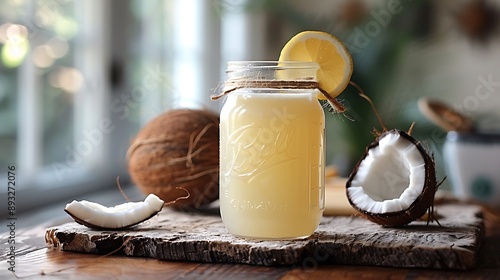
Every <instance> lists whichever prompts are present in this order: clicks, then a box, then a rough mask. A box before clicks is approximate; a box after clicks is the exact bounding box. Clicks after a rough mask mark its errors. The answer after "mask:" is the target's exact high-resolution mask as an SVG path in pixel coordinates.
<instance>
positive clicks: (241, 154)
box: [219, 61, 325, 239]
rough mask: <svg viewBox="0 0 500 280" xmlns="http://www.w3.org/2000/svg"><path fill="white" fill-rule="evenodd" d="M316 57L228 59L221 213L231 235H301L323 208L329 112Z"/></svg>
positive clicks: (316, 221)
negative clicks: (301, 59)
mask: <svg viewBox="0 0 500 280" xmlns="http://www.w3.org/2000/svg"><path fill="white" fill-rule="evenodd" d="M317 70H318V65H317V64H316V63H313V62H273V61H264V62H255V61H250V62H244V61H236V62H229V63H228V68H227V71H226V73H227V81H226V83H225V88H224V92H223V94H221V95H225V96H226V100H225V103H224V105H223V107H222V110H221V115H220V180H219V184H220V211H221V216H222V220H223V222H224V225H225V227H226V228H227V230H228V231H229V233H231V234H233V235H235V236H238V237H244V238H256V239H300V238H306V237H308V236H310V235H311V234H312V233H313V232H314V231H315V230H316V228H317V226H318V224H319V222H320V219H321V216H322V213H323V210H324V204H325V202H324V185H325V182H324V166H325V115H324V111H323V108H322V106H321V104H320V103H319V101H318V94H319V91H318V90H317V87H318V83H317V81H316V72H317Z"/></svg>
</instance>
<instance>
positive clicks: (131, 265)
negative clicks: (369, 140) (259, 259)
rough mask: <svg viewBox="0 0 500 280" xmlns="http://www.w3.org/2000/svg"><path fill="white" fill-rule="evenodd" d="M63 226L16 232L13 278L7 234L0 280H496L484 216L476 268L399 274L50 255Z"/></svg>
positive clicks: (498, 234) (499, 225) (499, 235)
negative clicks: (53, 231)
mask: <svg viewBox="0 0 500 280" xmlns="http://www.w3.org/2000/svg"><path fill="white" fill-rule="evenodd" d="M61 222H64V221H57V222H52V223H45V224H41V225H39V226H37V227H35V228H31V229H17V230H16V256H15V270H16V273H15V275H14V274H12V273H11V272H10V271H9V270H8V268H9V266H10V264H9V263H8V257H7V253H8V245H7V244H6V243H7V239H8V234H9V233H4V234H2V235H1V236H0V239H1V240H2V244H3V248H4V249H3V251H2V253H1V257H0V260H1V263H0V269H1V270H0V279H443V278H445V279H455V278H458V279H500V221H499V218H498V217H491V216H490V217H489V218H488V216H487V215H486V218H485V227H486V236H485V240H484V243H483V245H482V247H481V250H480V257H479V263H478V268H476V269H473V270H468V271H450V270H426V269H401V268H389V267H375V266H341V265H319V266H316V265H314V264H311V263H303V264H301V265H295V266H285V267H262V266H252V265H237V264H207V263H190V262H167V261H158V260H154V259H143V258H132V257H125V256H97V255H92V254H82V253H72V252H62V251H58V250H49V249H47V246H46V244H45V239H44V233H45V229H46V228H47V227H50V226H53V225H57V224H60V223H61Z"/></svg>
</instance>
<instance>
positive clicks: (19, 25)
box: [0, 0, 500, 215]
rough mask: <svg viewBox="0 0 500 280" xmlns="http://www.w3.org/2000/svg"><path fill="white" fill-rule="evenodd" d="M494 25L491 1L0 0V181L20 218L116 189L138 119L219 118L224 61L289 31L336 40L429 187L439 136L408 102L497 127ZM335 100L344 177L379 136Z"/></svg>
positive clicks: (348, 100) (257, 51)
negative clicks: (428, 103)
mask: <svg viewBox="0 0 500 280" xmlns="http://www.w3.org/2000/svg"><path fill="white" fill-rule="evenodd" d="M499 14H500V1H498V0H458V1H457V0H442V1H429V0H419V1H411V0H400V1H398V0H336V1H324V0H309V1H299V0H148V1H140V0H106V1H99V0H85V1H83V0H0V178H4V179H2V180H1V181H2V182H6V179H5V177H6V175H7V167H8V166H12V165H14V166H16V180H17V184H16V187H17V201H18V209H19V210H28V209H33V208H35V207H38V206H42V205H47V204H49V203H52V202H54V201H56V200H64V199H68V198H73V197H75V196H76V195H77V194H81V193H85V192H91V191H95V190H99V189H106V188H116V178H117V177H118V176H120V180H121V183H122V184H126V183H128V182H129V177H128V175H127V172H126V160H125V154H126V151H127V148H128V146H129V144H130V141H131V140H132V138H133V137H134V135H135V134H136V133H137V132H138V130H139V129H140V128H141V126H143V125H144V124H145V123H146V122H148V121H149V120H150V119H152V118H154V117H155V116H156V115H158V114H160V113H161V112H164V111H166V110H169V109H172V108H179V107H188V108H206V109H209V110H213V111H218V110H219V109H220V107H221V102H220V101H218V102H213V101H210V99H209V96H210V94H212V93H213V91H214V90H215V89H216V88H217V86H218V85H219V83H220V82H221V81H223V80H224V79H225V76H224V69H225V67H226V63H227V61H230V60H276V59H277V58H278V56H279V52H280V50H281V48H282V46H283V45H284V44H285V43H286V42H287V41H288V39H290V38H291V37H292V36H293V35H295V34H296V33H298V32H300V31H302V30H322V31H326V32H329V33H331V34H334V35H336V36H338V37H339V38H341V39H342V40H343V41H344V42H345V44H346V46H347V48H348V49H349V51H350V52H351V54H352V56H353V60H354V74H353V77H352V81H354V82H356V83H357V84H358V85H360V86H361V87H362V88H363V89H364V90H365V92H366V94H367V95H369V96H370V97H371V98H372V99H373V101H374V103H375V105H376V107H377V108H378V110H379V111H380V113H381V115H382V118H383V119H384V121H385V123H386V125H387V126H388V127H389V128H399V129H402V130H407V129H408V128H409V127H410V125H411V123H412V122H416V125H415V128H414V135H415V136H416V138H417V139H419V140H421V141H422V142H423V143H424V145H425V146H426V147H428V148H429V149H430V150H432V151H433V152H434V154H435V158H436V162H437V167H438V180H440V179H441V178H443V177H444V175H445V171H444V168H443V160H442V152H441V151H442V145H443V143H444V140H445V136H446V134H445V132H444V131H443V130H442V129H440V128H438V127H436V126H435V125H433V124H432V123H430V122H429V121H428V120H427V119H426V118H425V117H424V116H423V115H422V113H421V112H420V111H419V109H418V106H417V100H418V99H419V98H420V97H422V96H427V97H432V98H435V99H437V100H440V101H442V102H445V103H446V104H449V105H450V106H451V107H453V108H455V109H456V110H458V111H460V112H461V113H463V114H465V115H467V116H470V117H471V118H473V119H474V120H475V122H476V123H477V125H478V127H479V128H480V130H484V131H499V130H500V123H499V122H498V120H500V109H499V107H500V106H499V105H500V68H499V64H500V33H499V30H500V29H499V24H500V23H499V22H498V19H499ZM340 99H341V101H342V102H343V103H344V104H345V105H346V106H347V107H348V111H347V112H346V113H345V114H344V115H342V114H331V113H327V141H328V143H327V153H328V156H327V163H328V164H334V165H335V166H337V168H338V169H339V171H340V172H341V174H342V175H344V176H347V175H348V174H349V173H350V170H351V169H352V167H353V165H354V164H355V163H356V162H357V161H358V160H359V158H360V157H361V155H362V154H363V152H364V149H365V147H366V146H367V145H368V144H369V143H370V142H372V141H373V140H374V136H373V135H372V133H371V132H372V128H373V127H376V128H378V129H380V125H379V124H378V122H377V121H376V118H375V115H374V113H373V112H372V110H371V109H370V106H369V104H368V103H367V102H366V101H365V100H363V99H361V98H360V97H359V96H358V95H357V92H356V91H355V90H354V89H353V88H348V89H347V90H346V91H345V92H344V93H343V94H342V95H340ZM448 184H449V183H448V182H445V184H444V186H443V187H444V188H448V187H449V186H448ZM5 192H6V188H3V189H1V190H0V193H2V194H4V193H5ZM2 197H3V195H2ZM2 215H4V213H2Z"/></svg>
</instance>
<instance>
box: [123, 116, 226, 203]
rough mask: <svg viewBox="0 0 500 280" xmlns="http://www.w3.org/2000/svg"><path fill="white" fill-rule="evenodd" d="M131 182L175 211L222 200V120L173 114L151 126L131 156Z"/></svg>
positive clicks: (136, 141) (140, 135)
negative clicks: (220, 149)
mask: <svg viewBox="0 0 500 280" xmlns="http://www.w3.org/2000/svg"><path fill="white" fill-rule="evenodd" d="M127 160H128V170H129V173H130V175H131V177H132V180H133V182H134V183H135V184H136V185H137V187H138V188H139V189H140V190H141V191H142V192H144V193H145V194H149V193H153V194H155V195H157V196H158V197H160V198H161V199H162V200H164V201H165V202H169V201H173V200H175V199H177V198H179V197H183V196H186V194H187V193H186V191H187V192H189V197H188V198H186V199H182V200H178V201H177V202H176V203H174V204H171V207H173V208H177V209H186V208H201V207H203V206H205V205H207V204H209V203H211V202H213V201H215V200H217V199H218V197H219V117H218V115H215V114H214V113H212V112H209V111H206V110H193V109H174V110H170V111H167V112H165V113H163V114H161V115H159V116H158V117H156V118H154V119H153V120H151V121H150V122H149V123H147V124H146V125H145V126H144V127H143V128H142V129H141V130H140V131H139V133H138V134H137V136H136V137H135V139H134V140H133V141H132V144H131V146H130V148H129V150H128V152H127Z"/></svg>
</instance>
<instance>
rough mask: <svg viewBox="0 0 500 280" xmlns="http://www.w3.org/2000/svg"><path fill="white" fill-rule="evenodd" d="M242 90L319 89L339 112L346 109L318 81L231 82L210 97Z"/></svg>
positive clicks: (219, 96) (214, 98)
mask: <svg viewBox="0 0 500 280" xmlns="http://www.w3.org/2000/svg"><path fill="white" fill-rule="evenodd" d="M242 88H269V89H317V90H319V91H320V92H321V93H322V94H323V95H324V96H325V97H326V99H327V100H328V103H330V105H331V106H332V107H333V108H334V109H335V110H336V111H337V112H340V113H342V112H345V110H346V109H345V107H344V106H343V105H342V104H341V103H340V102H339V101H337V99H335V98H333V97H332V96H331V95H330V94H329V93H328V92H327V91H325V90H324V89H322V88H321V87H320V86H319V83H318V82H316V81H282V80H237V81H235V80H229V81H226V82H225V84H224V91H222V92H221V93H219V94H214V95H212V96H210V98H211V99H212V100H217V99H219V98H221V97H223V96H225V95H227V94H228V93H231V92H233V91H235V90H238V89H242Z"/></svg>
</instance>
